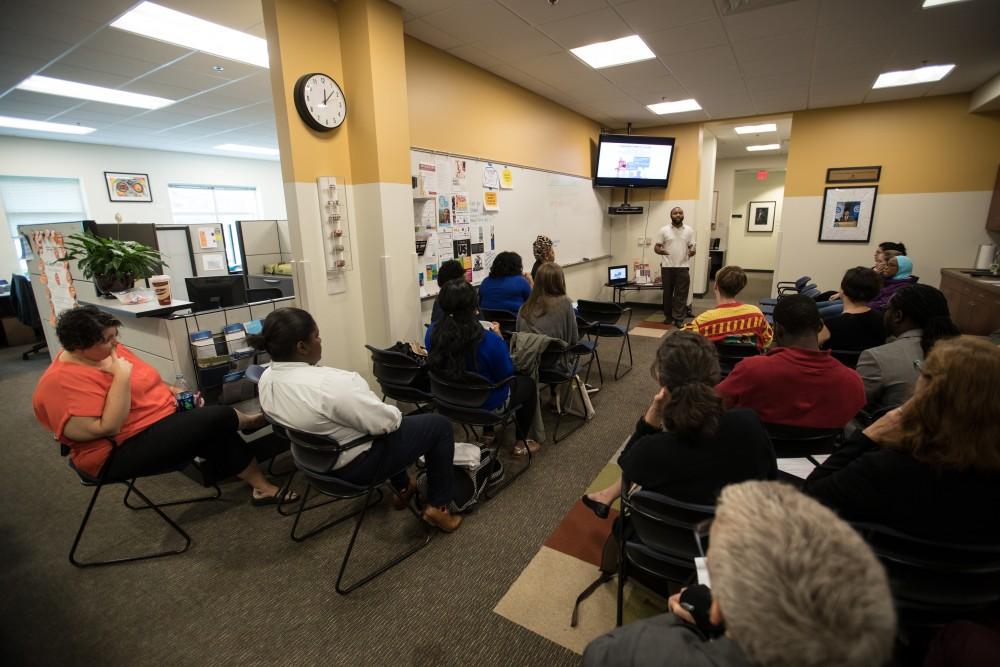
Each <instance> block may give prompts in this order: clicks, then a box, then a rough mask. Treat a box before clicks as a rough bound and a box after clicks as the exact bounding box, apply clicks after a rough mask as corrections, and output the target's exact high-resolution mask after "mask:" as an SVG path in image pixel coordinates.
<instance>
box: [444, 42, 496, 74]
mask: <svg viewBox="0 0 1000 667" xmlns="http://www.w3.org/2000/svg"><path fill="white" fill-rule="evenodd" d="M448 53H450V54H451V55H453V56H455V57H456V58H461V59H462V60H464V61H465V62H467V63H472V64H473V65H476V66H477V67H482V68H483V69H489V68H490V67H492V66H494V65H499V64H500V63H501V62H502V61H501V59H500V58H497V57H494V56H491V55H490V54H488V53H486V52H485V51H483V50H482V49H480V48H478V47H475V46H468V45H466V46H456V47H455V48H453V49H448Z"/></svg>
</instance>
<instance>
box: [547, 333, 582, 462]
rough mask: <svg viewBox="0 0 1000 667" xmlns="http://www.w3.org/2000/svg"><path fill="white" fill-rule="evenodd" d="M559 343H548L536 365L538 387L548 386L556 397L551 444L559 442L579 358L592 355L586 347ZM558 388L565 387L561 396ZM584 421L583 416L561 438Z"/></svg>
mask: <svg viewBox="0 0 1000 667" xmlns="http://www.w3.org/2000/svg"><path fill="white" fill-rule="evenodd" d="M561 342H562V341H557V342H555V343H550V344H549V347H548V349H546V350H545V351H544V352H542V356H541V359H540V361H539V364H538V384H539V386H542V385H546V386H548V387H549V389H550V390H551V391H552V395H553V396H555V397H556V405H557V408H558V409H557V411H556V426H555V430H554V431H553V433H552V442H553V443H556V442H559V440H560V438H559V425H560V423H561V422H562V418H563V415H565V414H566V413H567V409H566V406H567V405H568V403H569V400H570V397H571V394H570V392H571V391H572V389H573V384H572V382H573V380H574V379H575V378H576V376H577V374H578V373H579V371H580V358H581V357H583V356H586V355H590V354H592V349H591V348H590V347H588V346H585V345H580V344H577V345H573V346H566V345H565V344H564V343H563V344H561V345H560V344H559V343H561ZM558 387H565V391H563V392H562V396H560V395H559V390H558V389H557V388H558ZM583 391H586V387H584V388H583ZM586 421H587V418H586V416H584V417H583V418H582V419H581V420H580V422H579V423H578V424H577V425H576V426H574V427H573V428H572V429H571V430H570V431H569V432H568V433H564V434H563V438H565V437H566V436H568V435H569V434H570V433H573V432H574V431H576V429H578V428H580V427H581V426H583V424H584V423H585V422H586Z"/></svg>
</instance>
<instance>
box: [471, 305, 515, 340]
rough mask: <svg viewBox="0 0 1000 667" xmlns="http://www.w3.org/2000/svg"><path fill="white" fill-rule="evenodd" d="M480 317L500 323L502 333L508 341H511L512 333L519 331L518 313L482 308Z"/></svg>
mask: <svg viewBox="0 0 1000 667" xmlns="http://www.w3.org/2000/svg"><path fill="white" fill-rule="evenodd" d="M479 319H481V320H486V321H487V322H496V323H497V324H499V325H500V335H502V336H503V338H504V340H506V341H510V336H511V334H512V333H514V332H515V331H517V313H512V312H510V311H509V310H494V309H492V308H481V309H480V310H479Z"/></svg>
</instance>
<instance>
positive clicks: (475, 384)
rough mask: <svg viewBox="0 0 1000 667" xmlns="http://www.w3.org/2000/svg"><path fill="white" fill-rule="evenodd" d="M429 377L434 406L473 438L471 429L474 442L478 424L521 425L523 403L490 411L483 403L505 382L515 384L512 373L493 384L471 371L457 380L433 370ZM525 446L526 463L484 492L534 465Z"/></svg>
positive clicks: (506, 482) (476, 439)
mask: <svg viewBox="0 0 1000 667" xmlns="http://www.w3.org/2000/svg"><path fill="white" fill-rule="evenodd" d="M430 380H431V395H433V396H434V406H435V408H436V410H437V413H438V414H440V415H444V416H445V417H447V418H448V419H450V420H451V421H452V422H454V423H456V424H459V425H460V426H461V427H462V430H463V431H464V432H465V435H466V437H470V430H471V439H472V441H473V442H477V441H478V440H480V436H479V433H478V432H477V431H476V427H477V426H480V427H487V426H492V427H494V428H496V427H503V426H506V425H507V424H509V423H510V422H514V424H515V428H516V426H518V424H517V414H516V411H517V409H518V408H519V407H521V406H520V404H513V403H508V404H507V405H506V406H504V407H503V409H500V410H487V409H485V408H483V405H484V404H485V403H486V401H487V400H489V398H490V395H491V394H492V393H493V392H494V391H495V390H497V389H499V388H500V387H503V386H505V385H506V386H512V385H513V383H514V376H513V375H512V376H510V377H508V378H506V379H504V380H501V381H500V382H497V383H496V384H492V383H490V381H489V380H487V379H486V378H484V377H483V376H482V375H479V374H477V373H472V372H469V371H467V372H465V373H463V374H462V377H460V378H457V379H451V378H446V377H443V376H441V375H439V374H437V373H435V372H434V371H431V372H430ZM512 390H513V389H512ZM525 426H527V425H525ZM526 449H527V461H526V462H525V464H524V465H523V466H521V468H520V469H519V470H518V471H517V472H516V473H514V474H513V475H511V476H509V477H507V478H506V479H505V480H504V481H503V482H501V483H500V484H498V485H496V486H494V487H492V488H491V489H488V490H487V492H486V494H485V496H486V497H487V498H489V497H491V496H492V494H493V493H495V492H497V491H499V490H500V489H503V488H505V487H506V486H507V485H508V484H510V483H511V482H513V481H514V480H515V479H517V478H518V477H520V476H521V474H523V473H524V471H525V470H527V469H528V468H529V467H531V459H532V453H531V449H530V448H526Z"/></svg>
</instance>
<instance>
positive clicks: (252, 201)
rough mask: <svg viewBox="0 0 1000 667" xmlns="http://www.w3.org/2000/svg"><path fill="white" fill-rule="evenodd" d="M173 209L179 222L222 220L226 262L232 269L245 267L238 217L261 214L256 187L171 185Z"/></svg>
mask: <svg viewBox="0 0 1000 667" xmlns="http://www.w3.org/2000/svg"><path fill="white" fill-rule="evenodd" d="M168 189H169V191H170V208H171V210H172V211H173V214H174V222H175V223H177V224H179V225H190V224H198V223H219V224H221V225H222V236H223V239H224V243H225V246H226V263H227V264H228V265H229V270H230V272H237V271H242V270H243V262H242V261H241V259H240V256H241V253H240V241H239V237H238V236H237V235H236V221H237V220H256V219H258V218H259V217H260V212H259V209H258V206H257V190H256V189H255V188H247V187H239V186H228V185H178V184H173V183H172V184H170V186H169V187H168Z"/></svg>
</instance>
